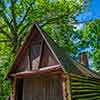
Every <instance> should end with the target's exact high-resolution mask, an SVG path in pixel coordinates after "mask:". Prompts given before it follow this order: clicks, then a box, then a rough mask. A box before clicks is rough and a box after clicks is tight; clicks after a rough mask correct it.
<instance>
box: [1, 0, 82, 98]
mask: <svg viewBox="0 0 100 100" xmlns="http://www.w3.org/2000/svg"><path fill="white" fill-rule="evenodd" d="M81 9H82V0H0V62H1V63H0V90H1V91H2V92H1V94H0V95H1V97H0V100H5V97H6V96H7V95H9V93H10V92H9V84H8V82H6V81H4V78H5V75H6V73H7V71H8V69H9V67H8V65H9V63H10V62H12V61H13V59H14V54H15V53H16V52H17V50H18V48H19V47H20V46H21V42H22V41H23V40H24V36H25V35H26V34H27V30H29V28H30V27H31V25H32V23H33V22H38V24H39V25H40V26H41V28H42V29H44V30H45V31H46V32H47V33H48V34H49V35H50V36H51V37H53V39H54V41H55V42H57V43H58V44H59V46H62V47H64V48H67V49H68V50H70V51H72V52H74V49H75V48H74V44H73V40H72V37H73V33H75V32H74V29H75V27H74V24H75V23H77V21H76V20H75V17H76V16H77V15H78V14H79V13H80V11H81Z"/></svg>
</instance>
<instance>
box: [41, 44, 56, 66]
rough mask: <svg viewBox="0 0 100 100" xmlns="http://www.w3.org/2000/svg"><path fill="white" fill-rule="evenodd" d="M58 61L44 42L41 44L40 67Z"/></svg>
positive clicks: (54, 63)
mask: <svg viewBox="0 0 100 100" xmlns="http://www.w3.org/2000/svg"><path fill="white" fill-rule="evenodd" d="M57 64H58V62H57V60H56V59H55V57H54V56H53V54H52V53H51V51H50V50H49V48H48V47H47V45H46V43H44V46H43V52H42V58H41V62H40V68H42V67H47V66H52V65H57Z"/></svg>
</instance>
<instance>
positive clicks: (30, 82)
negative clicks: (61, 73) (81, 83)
mask: <svg viewBox="0 0 100 100" xmlns="http://www.w3.org/2000/svg"><path fill="white" fill-rule="evenodd" d="M23 100H63V96H62V91H61V82H60V80H59V78H58V77H57V76H53V77H47V76H46V77H36V78H31V79H25V80H24V89H23Z"/></svg>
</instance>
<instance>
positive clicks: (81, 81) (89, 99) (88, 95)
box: [66, 75, 100, 100]
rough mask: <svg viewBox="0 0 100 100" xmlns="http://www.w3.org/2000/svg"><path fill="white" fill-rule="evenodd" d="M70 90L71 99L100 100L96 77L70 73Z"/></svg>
mask: <svg viewBox="0 0 100 100" xmlns="http://www.w3.org/2000/svg"><path fill="white" fill-rule="evenodd" d="M66 81H67V80H66ZM66 83H67V82H66ZM66 86H67V84H66ZM70 90H71V98H72V100H100V80H98V79H95V78H89V77H84V76H78V75H71V76H70Z"/></svg>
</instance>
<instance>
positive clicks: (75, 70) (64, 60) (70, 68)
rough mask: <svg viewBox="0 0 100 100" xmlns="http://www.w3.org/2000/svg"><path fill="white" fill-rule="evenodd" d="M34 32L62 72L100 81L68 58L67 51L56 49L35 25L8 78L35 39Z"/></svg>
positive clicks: (92, 73) (50, 40) (46, 35)
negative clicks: (42, 41)
mask: <svg viewBox="0 0 100 100" xmlns="http://www.w3.org/2000/svg"><path fill="white" fill-rule="evenodd" d="M35 30H38V32H39V33H40V34H41V36H42V37H43V39H44V40H45V42H46V44H47V46H48V47H49V49H50V50H51V52H52V54H53V55H54V56H55V58H56V60H57V61H58V62H59V64H60V66H61V68H62V69H63V71H64V72H67V73H72V74H78V75H84V76H88V77H94V78H99V79H100V76H99V75H98V74H97V73H94V72H93V71H91V70H89V69H87V68H86V67H84V66H83V65H81V64H79V63H78V62H77V61H76V60H74V59H72V58H71V57H70V56H68V54H67V52H66V51H67V50H66V51H65V50H64V49H63V48H60V47H58V46H57V44H56V43H55V42H54V41H53V40H52V39H51V37H50V36H48V34H47V33H45V32H43V31H42V30H41V28H40V27H39V26H38V25H37V24H36V23H34V24H33V26H32V28H31V31H30V32H29V34H28V35H27V36H26V39H25V41H24V43H23V45H22V47H21V48H20V49H19V51H18V53H17V55H16V59H15V61H14V63H13V64H12V67H11V69H10V72H9V73H8V76H9V74H10V73H11V72H12V70H13V69H14V68H15V67H16V64H17V63H18V62H19V61H20V60H21V57H22V55H23V53H24V52H25V51H26V49H27V48H28V45H29V44H30V43H31V41H32V39H33V38H35V35H36V34H37V33H36V32H35Z"/></svg>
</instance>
